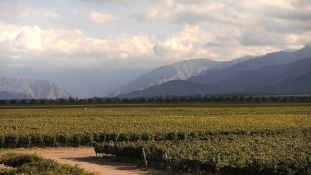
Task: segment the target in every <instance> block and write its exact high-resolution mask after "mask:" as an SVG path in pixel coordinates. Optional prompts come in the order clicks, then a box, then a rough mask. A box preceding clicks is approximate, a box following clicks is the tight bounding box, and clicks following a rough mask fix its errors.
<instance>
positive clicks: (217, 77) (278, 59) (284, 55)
mask: <svg viewBox="0 0 311 175" xmlns="http://www.w3.org/2000/svg"><path fill="white" fill-rule="evenodd" d="M307 57H311V45H309V46H305V47H304V48H302V49H299V50H297V51H295V52H285V51H280V52H274V53H269V54H266V55H264V56H261V57H256V58H253V59H249V60H246V61H243V62H240V63H237V64H234V65H232V66H228V67H225V68H222V69H218V70H217V69H210V70H209V69H208V70H206V71H204V72H202V73H201V74H200V75H198V76H193V77H190V78H188V79H187V81H189V82H194V83H201V84H206V85H211V84H215V83H218V82H220V81H222V80H224V79H226V78H229V77H231V76H233V75H235V74H237V73H240V72H243V71H244V72H245V71H250V70H256V69H260V68H262V67H265V66H271V65H282V64H288V63H291V62H294V61H297V60H299V59H303V58H307Z"/></svg>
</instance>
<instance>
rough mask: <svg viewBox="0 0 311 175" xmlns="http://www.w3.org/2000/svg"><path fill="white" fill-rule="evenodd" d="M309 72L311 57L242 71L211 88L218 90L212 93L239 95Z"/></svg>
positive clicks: (212, 85) (214, 84) (310, 69)
mask: <svg viewBox="0 0 311 175" xmlns="http://www.w3.org/2000/svg"><path fill="white" fill-rule="evenodd" d="M309 72H311V57H309V58H305V59H301V60H298V61H295V62H292V63H288V64H285V65H272V66H265V67H262V68H260V69H256V70H248V71H242V72H239V73H236V74H234V75H231V76H230V77H228V78H225V79H222V80H221V81H218V82H216V83H213V84H210V85H209V86H211V87H214V88H215V89H216V91H214V92H211V93H218V94H219V93H222V94H223V93H237V92H243V91H244V90H245V89H246V88H248V87H250V86H265V85H270V84H276V83H280V82H282V81H283V80H285V79H286V78H289V77H292V76H301V75H304V74H306V73H309ZM310 81H311V79H310Z"/></svg>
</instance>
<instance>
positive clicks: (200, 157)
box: [0, 102, 311, 174]
mask: <svg viewBox="0 0 311 175" xmlns="http://www.w3.org/2000/svg"><path fill="white" fill-rule="evenodd" d="M85 109H87V110H85ZM0 123H1V125H0V147H2V148H17V147H58V146H92V145H93V146H94V149H95V151H96V153H105V154H112V155H115V156H120V157H130V158H138V159H140V160H143V159H142V158H143V152H142V148H144V150H145V155H146V160H147V161H148V162H149V164H155V165H157V166H160V167H162V168H165V169H168V168H171V169H175V170H178V171H187V172H188V171H190V172H212V173H222V174H311V146H310V145H311V104H310V103H287V102H284V103H281V102H279V103H255V102H254V103H167V104H165V103H143V104H138V103H133V104H79V105H78V104H73V105H68V104H66V105H47V104H45V105H12V106H9V105H4V106H0Z"/></svg>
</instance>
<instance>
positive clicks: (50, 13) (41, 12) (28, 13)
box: [17, 8, 62, 19]
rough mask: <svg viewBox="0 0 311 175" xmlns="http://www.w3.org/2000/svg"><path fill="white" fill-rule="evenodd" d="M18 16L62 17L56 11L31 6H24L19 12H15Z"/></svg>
mask: <svg viewBox="0 0 311 175" xmlns="http://www.w3.org/2000/svg"><path fill="white" fill-rule="evenodd" d="M17 16H18V17H21V18H28V17H32V16H35V17H45V18H50V19H59V18H62V15H59V14H58V13H56V12H53V11H49V10H37V9H32V8H26V9H24V10H21V11H20V12H18V13H17Z"/></svg>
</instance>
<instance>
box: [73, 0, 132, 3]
mask: <svg viewBox="0 0 311 175" xmlns="http://www.w3.org/2000/svg"><path fill="white" fill-rule="evenodd" d="M75 1H81V2H95V3H107V2H112V3H127V2H128V0H75Z"/></svg>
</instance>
